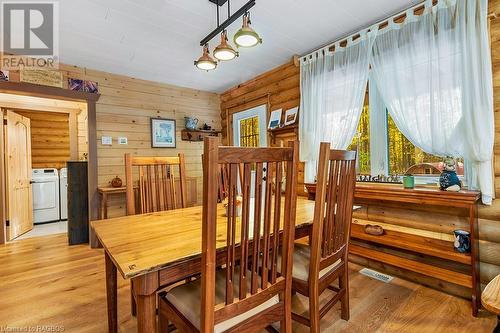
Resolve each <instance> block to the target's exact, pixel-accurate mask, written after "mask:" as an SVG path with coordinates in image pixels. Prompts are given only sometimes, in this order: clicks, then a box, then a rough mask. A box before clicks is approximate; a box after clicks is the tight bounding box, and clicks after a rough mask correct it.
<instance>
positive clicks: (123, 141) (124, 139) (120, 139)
mask: <svg viewBox="0 0 500 333" xmlns="http://www.w3.org/2000/svg"><path fill="white" fill-rule="evenodd" d="M118 144H119V145H126V144H128V140H127V138H126V137H120V138H118Z"/></svg>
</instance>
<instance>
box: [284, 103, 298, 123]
mask: <svg viewBox="0 0 500 333" xmlns="http://www.w3.org/2000/svg"><path fill="white" fill-rule="evenodd" d="M298 112H299V107H298V106H296V107H294V108H291V109H288V110H286V112H285V126H288V125H292V124H295V122H296V121H297V113H298Z"/></svg>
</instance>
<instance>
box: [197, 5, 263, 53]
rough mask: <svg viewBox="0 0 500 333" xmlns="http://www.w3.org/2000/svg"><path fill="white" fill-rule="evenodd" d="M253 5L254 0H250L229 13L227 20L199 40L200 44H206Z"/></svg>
mask: <svg viewBox="0 0 500 333" xmlns="http://www.w3.org/2000/svg"><path fill="white" fill-rule="evenodd" d="M253 6H255V0H250V1H248V2H247V3H246V4H244V5H243V7H241V8H240V9H238V10H237V11H236V12H234V14H233V15H231V16H230V17H228V19H227V20H225V21H224V22H222V23H221V25H219V26H218V27H217V28H215V30H214V31H212V32H211V33H209V34H208V35H207V36H206V37H205V38H203V39H202V40H201V42H200V46H203V45H205V44H207V43H208V42H209V41H210V40H211V39H212V38H214V37H215V36H217V35H219V34H220V33H221V32H222V31H223V30H224V29H226V28H227V27H228V26H229V25H231V23H233V22H234V21H236V20H237V19H238V18H240V17H241V16H243V15H244V14H245V13H246V12H247V11H248V10H249V9H250V8H252V7H253Z"/></svg>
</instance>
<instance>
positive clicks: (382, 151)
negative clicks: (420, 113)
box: [358, 103, 467, 186]
mask: <svg viewBox="0 0 500 333" xmlns="http://www.w3.org/2000/svg"><path fill="white" fill-rule="evenodd" d="M368 112H369V115H370V116H369V122H370V124H369V127H370V133H369V134H370V175H371V176H378V175H381V174H382V175H385V176H389V169H390V156H389V122H388V121H389V110H388V109H387V107H384V112H383V115H379V114H377V108H374V107H372V106H371V105H370V103H368ZM359 134H360V133H359V132H358V135H359ZM403 135H404V134H403ZM463 163H464V164H465V163H466V161H465V160H464V162H463ZM398 176H403V175H398ZM413 176H414V177H415V184H416V185H436V184H439V177H440V175H413ZM457 176H458V178H459V179H460V181H461V182H462V183H463V184H464V186H467V177H466V174H465V170H464V175H457Z"/></svg>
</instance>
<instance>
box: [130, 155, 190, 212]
mask: <svg viewBox="0 0 500 333" xmlns="http://www.w3.org/2000/svg"><path fill="white" fill-rule="evenodd" d="M134 167H137V169H138V199H139V205H136V202H135V194H134V180H133V169H134ZM125 178H126V187H127V191H126V193H127V215H134V214H143V213H151V212H158V211H163V210H170V209H177V208H184V207H186V206H187V191H186V166H185V162H184V154H179V155H178V156H174V157H136V156H131V155H130V154H125ZM177 178H178V179H179V183H180V187H179V188H180V189H179V190H177V186H176V179H177ZM136 206H138V209H139V211H138V212H136Z"/></svg>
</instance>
